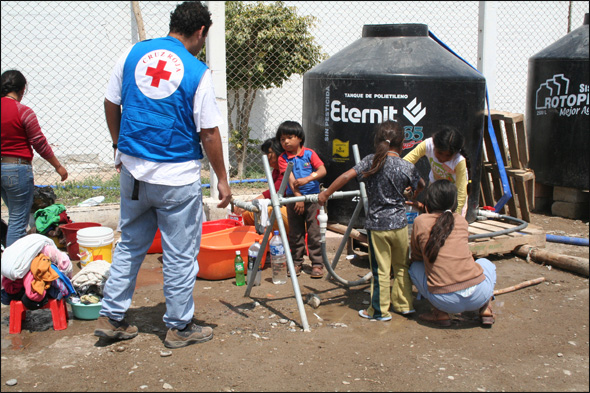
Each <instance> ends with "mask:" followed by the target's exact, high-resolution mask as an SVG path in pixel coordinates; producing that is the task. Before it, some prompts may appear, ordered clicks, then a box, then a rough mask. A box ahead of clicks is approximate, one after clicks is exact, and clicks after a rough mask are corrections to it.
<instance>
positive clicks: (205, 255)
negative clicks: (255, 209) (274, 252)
mask: <svg viewBox="0 0 590 393" xmlns="http://www.w3.org/2000/svg"><path fill="white" fill-rule="evenodd" d="M263 237H264V235H259V234H258V233H256V229H255V228H254V226H251V225H246V226H236V227H234V228H228V229H224V230H222V231H218V232H213V233H209V234H206V235H203V237H202V238H201V249H200V251H199V255H198V256H197V261H199V273H198V274H197V277H199V278H204V279H206V280H225V279H227V278H232V277H235V276H236V272H235V270H234V258H235V257H236V251H237V250H240V252H241V254H242V259H243V260H244V270H245V271H246V274H247V271H248V248H249V247H250V246H251V245H252V244H253V243H254V241H256V240H258V241H259V242H260V243H262V238H263ZM267 252H268V244H267V245H266V249H265V250H264V255H263V257H262V260H261V261H260V266H261V268H264V263H265V261H266V255H267Z"/></svg>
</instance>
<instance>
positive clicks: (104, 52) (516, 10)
mask: <svg viewBox="0 0 590 393" xmlns="http://www.w3.org/2000/svg"><path fill="white" fill-rule="evenodd" d="M131 3H132V2H129V1H119V2H99V1H84V2H75V1H51V2H42V1H38V2H29V1H8V2H5V1H3V2H2V3H1V4H2V36H1V46H2V56H1V63H2V72H4V71H6V70H8V69H18V70H21V71H22V72H23V73H24V74H25V76H26V77H27V79H28V82H29V86H28V90H27V92H26V94H25V97H24V99H23V103H24V104H25V105H28V106H30V107H31V108H33V110H34V111H35V112H36V113H37V116H38V118H39V121H40V124H41V127H42V130H43V132H44V133H45V135H46V137H47V138H48V140H49V142H50V144H51V145H52V147H53V149H54V151H55V153H56V155H57V156H58V157H59V158H60V160H61V161H62V163H64V165H67V168H68V171H69V172H70V178H71V179H78V180H79V179H84V178H89V177H94V176H100V177H101V178H110V177H111V176H112V175H113V167H112V158H113V157H112V154H113V151H112V148H111V139H110V134H109V132H108V130H107V128H106V122H105V119H104V109H103V98H104V92H105V89H106V85H107V83H108V80H109V77H110V74H111V71H112V68H113V66H114V64H115V62H116V61H117V60H118V58H119V57H120V56H121V55H122V54H123V53H124V51H125V50H126V49H127V48H128V47H129V46H130V45H131V44H132V43H134V42H136V41H137V37H138V25H137V21H136V18H135V16H134V13H133V8H132V4H131ZM138 4H139V9H140V10H141V16H142V19H143V28H144V29H145V35H146V38H155V37H159V36H164V35H166V34H167V33H168V22H169V15H170V12H171V11H172V10H173V9H174V8H175V7H176V5H177V4H178V2H176V1H141V2H138ZM495 4H496V6H497V32H498V33H497V49H496V56H497V75H496V84H495V86H496V91H495V100H494V102H495V104H494V105H493V108H492V109H498V110H504V111H509V112H517V113H524V111H525V106H526V81H527V66H528V58H529V57H531V56H532V55H534V54H535V53H537V52H539V51H540V50H542V49H544V48H545V47H547V46H548V45H550V44H551V43H553V42H555V41H556V40H557V39H559V38H561V37H562V36H564V35H566V34H567V33H568V32H569V30H573V29H575V28H577V27H579V26H580V25H581V24H582V21H583V17H584V14H585V13H587V12H588V3H587V2H585V1H542V2H538V1H518V2H511V1H499V2H496V3H495ZM225 6H226V58H227V67H228V68H227V84H228V113H229V119H228V125H229V137H230V138H229V140H230V146H229V148H230V155H229V156H230V167H231V170H230V174H231V177H232V179H247V178H260V177H264V175H263V169H262V165H261V160H260V152H259V147H258V146H259V144H260V142H261V141H262V140H264V139H265V138H268V137H271V136H273V135H274V133H275V131H276V128H277V127H278V125H279V124H280V123H281V122H282V121H284V120H295V121H299V122H302V107H303V102H302V79H303V78H302V74H303V73H304V72H305V70H306V69H308V68H311V67H312V66H313V65H314V64H317V63H318V62H321V61H322V60H323V59H325V58H327V57H329V56H332V55H334V54H336V53H337V52H339V51H340V50H342V49H343V48H345V47H346V46H348V45H350V44H351V43H353V42H354V41H356V40H357V39H359V38H361V36H362V28H363V26H364V25H365V24H391V23H424V24H427V25H428V28H429V30H430V31H431V32H432V33H434V34H435V35H436V37H438V38H439V39H440V40H441V41H443V42H444V43H446V44H447V45H448V46H449V47H450V48H452V49H453V50H454V51H455V52H456V53H457V54H459V55H460V56H461V57H463V58H464V59H465V60H466V61H468V62H469V63H470V64H471V65H473V66H474V67H475V66H476V65H477V57H478V28H479V25H478V17H479V6H480V2H478V1H463V2H455V1H436V2H434V1H412V2H409V1H408V2H406V1H388V2H380V1H375V2H373V1H362V2H361V1H349V2H342V1H289V2H284V3H282V2H270V1H265V2H237V3H234V2H226V3H225ZM140 27H141V26H140ZM256 29H259V30H256ZM568 29H569V30H568ZM242 158H243V159H242ZM34 167H35V182H36V184H39V185H43V184H56V183H57V182H58V177H57V174H56V173H55V172H54V171H53V168H51V166H49V164H47V163H46V162H45V161H44V160H43V159H40V158H39V157H38V156H36V158H35V160H34Z"/></svg>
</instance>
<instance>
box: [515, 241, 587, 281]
mask: <svg viewBox="0 0 590 393" xmlns="http://www.w3.org/2000/svg"><path fill="white" fill-rule="evenodd" d="M512 252H513V253H514V254H516V255H518V256H519V257H521V258H525V259H527V258H528V257H530V259H531V260H533V261H534V262H538V263H543V264H547V265H551V266H555V267H557V268H559V269H563V270H568V271H571V272H574V273H578V274H581V275H583V276H585V277H588V276H589V275H590V274H589V267H588V266H589V263H588V258H580V257H573V256H569V255H561V254H556V253H553V252H549V251H546V250H541V249H539V248H537V247H534V246H530V245H528V244H525V245H522V246H518V247H516V248H514V250H512Z"/></svg>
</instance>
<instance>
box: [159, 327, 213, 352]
mask: <svg viewBox="0 0 590 393" xmlns="http://www.w3.org/2000/svg"><path fill="white" fill-rule="evenodd" d="M212 338H213V329H211V328H210V327H209V326H199V325H197V324H195V323H194V322H190V323H189V324H188V325H186V327H185V328H184V329H182V330H178V329H168V333H166V340H164V345H165V346H166V348H181V347H186V346H187V345H191V344H197V343H204V342H205V341H209V340H211V339H212Z"/></svg>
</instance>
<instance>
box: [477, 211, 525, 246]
mask: <svg viewBox="0 0 590 393" xmlns="http://www.w3.org/2000/svg"><path fill="white" fill-rule="evenodd" d="M494 218H499V219H500V218H503V219H506V220H508V221H514V222H517V223H520V225H519V226H517V227H514V228H506V229H502V230H501V231H496V232H489V233H478V234H477V235H469V237H468V238H467V241H472V240H475V239H482V238H485V237H494V236H500V235H506V234H508V233H511V232H518V231H521V230H523V229H524V228H526V227H527V226H528V225H529V224H528V223H527V222H526V221H523V220H521V219H519V218H515V217H511V216H505V215H503V214H498V216H497V217H494Z"/></svg>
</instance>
